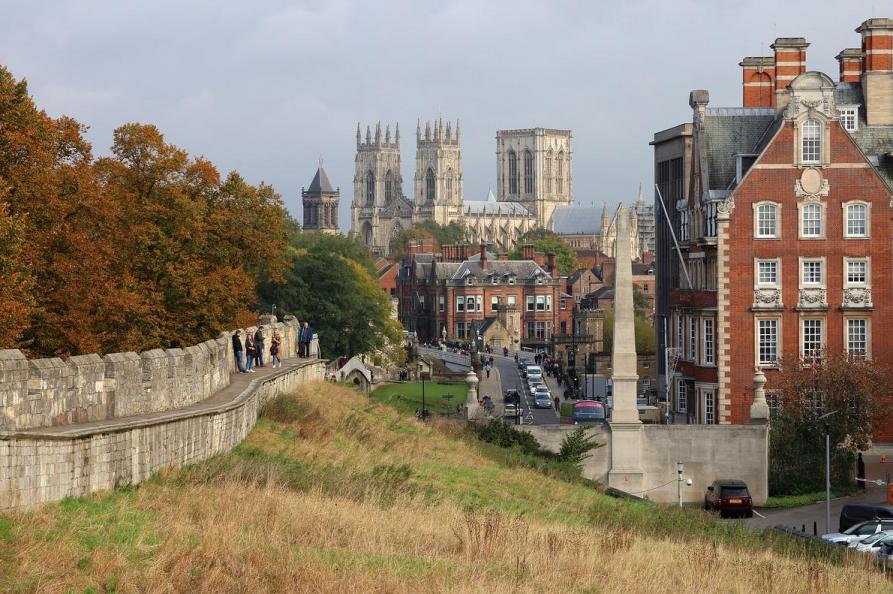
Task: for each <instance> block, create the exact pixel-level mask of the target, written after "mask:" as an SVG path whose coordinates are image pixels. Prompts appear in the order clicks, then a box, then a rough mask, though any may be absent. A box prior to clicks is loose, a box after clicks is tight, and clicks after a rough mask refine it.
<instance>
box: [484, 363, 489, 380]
mask: <svg viewBox="0 0 893 594" xmlns="http://www.w3.org/2000/svg"><path fill="white" fill-rule="evenodd" d="M484 371H486V372H487V378H488V379H489V378H490V364H489V363H487V364H486V365H484Z"/></svg>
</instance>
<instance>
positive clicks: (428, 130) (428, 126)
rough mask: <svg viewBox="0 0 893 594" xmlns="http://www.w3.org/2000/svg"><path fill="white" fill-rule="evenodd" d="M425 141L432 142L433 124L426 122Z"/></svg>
mask: <svg viewBox="0 0 893 594" xmlns="http://www.w3.org/2000/svg"><path fill="white" fill-rule="evenodd" d="M425 140H431V122H425Z"/></svg>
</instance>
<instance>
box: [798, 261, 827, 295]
mask: <svg viewBox="0 0 893 594" xmlns="http://www.w3.org/2000/svg"><path fill="white" fill-rule="evenodd" d="M813 264H818V271H819V280H817V281H815V280H810V281H807V280H806V269H807V267H809V268H812V265H813ZM807 265H809V266H807ZM827 279H828V275H827V272H826V266H825V258H824V257H821V258H814V257H801V258H800V287H801V288H804V289H815V288H824V287H825V285H826V284H827V282H828V281H827Z"/></svg>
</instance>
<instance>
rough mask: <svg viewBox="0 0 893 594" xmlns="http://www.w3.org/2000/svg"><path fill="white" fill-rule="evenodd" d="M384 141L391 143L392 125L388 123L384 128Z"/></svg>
mask: <svg viewBox="0 0 893 594" xmlns="http://www.w3.org/2000/svg"><path fill="white" fill-rule="evenodd" d="M384 143H385V144H387V145H389V144H391V125H390V124H388V125H387V126H386V127H385V129H384Z"/></svg>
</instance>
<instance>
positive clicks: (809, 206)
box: [798, 202, 825, 239]
mask: <svg viewBox="0 0 893 594" xmlns="http://www.w3.org/2000/svg"><path fill="white" fill-rule="evenodd" d="M798 207H799V208H798V210H799V211H800V216H799V223H800V224H799V231H800V239H824V238H825V204H824V203H821V202H801V203H800V204H799V205H798ZM813 209H816V210H818V232H817V233H814V234H807V233H806V213H807V212H809V211H810V210H813ZM810 222H814V221H810Z"/></svg>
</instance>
